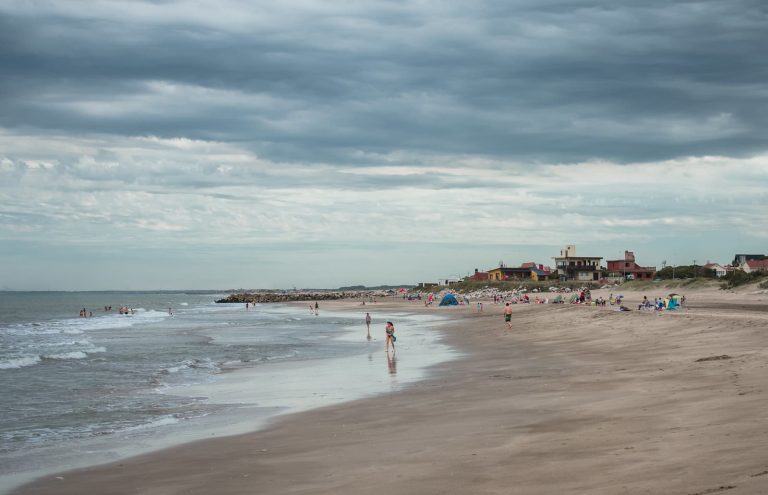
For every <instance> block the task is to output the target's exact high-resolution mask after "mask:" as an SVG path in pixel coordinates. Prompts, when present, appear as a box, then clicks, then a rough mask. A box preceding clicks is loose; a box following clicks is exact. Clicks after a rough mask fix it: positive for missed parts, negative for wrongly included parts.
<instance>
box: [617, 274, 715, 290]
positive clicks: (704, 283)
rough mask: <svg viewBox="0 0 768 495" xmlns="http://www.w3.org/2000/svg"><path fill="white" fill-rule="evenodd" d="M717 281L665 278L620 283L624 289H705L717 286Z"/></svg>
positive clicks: (700, 278) (709, 279) (698, 278)
mask: <svg viewBox="0 0 768 495" xmlns="http://www.w3.org/2000/svg"><path fill="white" fill-rule="evenodd" d="M718 283H719V281H718V280H715V279H711V278H702V277H697V278H675V279H674V280H673V279H667V280H658V279H657V280H632V281H629V282H625V283H623V284H622V285H621V288H622V289H624V290H639V291H642V290H655V289H662V288H663V289H664V290H666V289H705V288H708V287H709V288H717V287H719V285H718Z"/></svg>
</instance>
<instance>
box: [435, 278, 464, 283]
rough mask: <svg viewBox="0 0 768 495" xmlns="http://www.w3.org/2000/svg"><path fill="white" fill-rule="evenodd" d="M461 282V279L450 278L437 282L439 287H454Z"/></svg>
mask: <svg viewBox="0 0 768 495" xmlns="http://www.w3.org/2000/svg"><path fill="white" fill-rule="evenodd" d="M459 282H461V279H460V278H459V277H448V278H441V279H440V280H438V281H437V285H452V284H457V283H459Z"/></svg>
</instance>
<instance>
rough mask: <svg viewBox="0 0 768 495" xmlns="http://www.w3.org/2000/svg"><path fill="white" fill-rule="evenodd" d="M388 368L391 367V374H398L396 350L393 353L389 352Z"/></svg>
mask: <svg viewBox="0 0 768 495" xmlns="http://www.w3.org/2000/svg"><path fill="white" fill-rule="evenodd" d="M387 368H388V369H389V374H390V375H396V374H397V358H396V357H395V353H394V352H393V353H392V354H390V353H389V352H387Z"/></svg>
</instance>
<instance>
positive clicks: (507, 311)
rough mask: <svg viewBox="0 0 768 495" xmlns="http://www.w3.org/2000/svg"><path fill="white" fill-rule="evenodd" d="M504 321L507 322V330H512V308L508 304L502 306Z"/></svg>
mask: <svg viewBox="0 0 768 495" xmlns="http://www.w3.org/2000/svg"><path fill="white" fill-rule="evenodd" d="M504 321H506V322H507V326H508V327H509V328H512V306H510V305H509V303H507V305H506V306H504Z"/></svg>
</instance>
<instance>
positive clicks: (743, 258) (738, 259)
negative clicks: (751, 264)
mask: <svg viewBox="0 0 768 495" xmlns="http://www.w3.org/2000/svg"><path fill="white" fill-rule="evenodd" d="M765 258H766V256H765V255H764V254H737V255H736V256H734V257H733V261H732V262H731V265H733V266H741V265H743V264H744V263H746V262H747V261H752V260H762V259H765Z"/></svg>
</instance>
